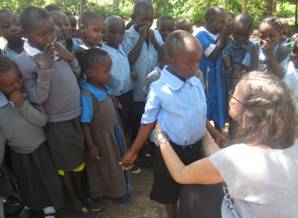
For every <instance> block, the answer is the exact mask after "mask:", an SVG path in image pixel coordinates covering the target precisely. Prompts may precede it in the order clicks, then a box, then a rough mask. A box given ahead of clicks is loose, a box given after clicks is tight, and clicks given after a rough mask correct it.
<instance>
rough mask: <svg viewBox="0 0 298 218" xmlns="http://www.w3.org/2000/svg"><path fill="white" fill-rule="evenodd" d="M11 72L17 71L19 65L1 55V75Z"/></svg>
mask: <svg viewBox="0 0 298 218" xmlns="http://www.w3.org/2000/svg"><path fill="white" fill-rule="evenodd" d="M11 70H16V71H17V70H18V68H17V65H16V64H15V63H14V62H13V61H12V60H11V59H10V58H8V57H6V56H4V55H0V74H4V73H7V72H9V71H11Z"/></svg>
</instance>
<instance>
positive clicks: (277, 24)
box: [261, 16, 283, 33]
mask: <svg viewBox="0 0 298 218" xmlns="http://www.w3.org/2000/svg"><path fill="white" fill-rule="evenodd" d="M262 23H266V24H269V25H271V26H272V27H273V28H274V29H275V30H276V31H277V32H279V33H281V32H282V31H283V29H282V22H281V20H280V19H279V18H278V17H275V16H272V17H266V18H265V19H263V20H262V21H261V24H262Z"/></svg>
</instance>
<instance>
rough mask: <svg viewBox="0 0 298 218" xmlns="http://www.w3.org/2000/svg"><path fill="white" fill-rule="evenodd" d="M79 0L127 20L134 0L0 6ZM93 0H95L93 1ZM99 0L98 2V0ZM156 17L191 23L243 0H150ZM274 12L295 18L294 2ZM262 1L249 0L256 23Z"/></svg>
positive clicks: (236, 7)
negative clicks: (163, 16)
mask: <svg viewBox="0 0 298 218" xmlns="http://www.w3.org/2000/svg"><path fill="white" fill-rule="evenodd" d="M80 2H82V3H83V7H82V8H83V10H85V11H86V10H88V11H92V12H95V13H98V14H101V15H104V16H108V15H112V14H117V15H120V16H122V17H124V18H126V19H129V18H130V16H131V13H132V8H133V5H134V3H135V2H136V0H118V1H114V2H116V4H112V5H98V4H95V3H92V2H91V1H88V0H81V1H78V0H2V1H1V0H0V8H9V9H11V10H12V11H15V12H17V13H19V12H21V10H22V9H23V8H25V7H27V6H29V5H35V6H39V7H44V6H46V5H49V4H55V5H57V6H59V7H60V8H62V9H63V10H65V11H68V12H71V13H74V14H76V15H78V14H79V11H80ZM93 2H94V1H93ZM98 2H100V1H98ZM151 2H152V3H153V6H154V9H155V13H156V16H157V17H158V16H159V15H162V14H169V15H172V16H173V17H175V18H182V17H183V18H189V19H191V20H193V21H194V22H202V21H203V17H204V13H205V11H206V9H207V8H208V7H211V6H219V7H223V8H225V10H226V11H228V12H231V13H234V14H238V13H241V3H242V0H188V1H185V0H151ZM277 2H278V4H277V15H278V16H281V17H287V18H294V14H295V1H294V0H283V1H277ZM266 7H267V5H266V1H265V0H248V12H249V13H250V14H251V15H252V16H253V17H254V18H255V20H256V21H257V22H258V21H259V20H260V19H262V18H263V17H265V16H266V15H267V14H268V11H267V10H266Z"/></svg>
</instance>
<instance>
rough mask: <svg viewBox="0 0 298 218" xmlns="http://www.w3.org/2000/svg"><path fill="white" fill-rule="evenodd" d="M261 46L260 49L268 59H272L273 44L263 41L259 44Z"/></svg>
mask: <svg viewBox="0 0 298 218" xmlns="http://www.w3.org/2000/svg"><path fill="white" fill-rule="evenodd" d="M261 44H262V48H263V49H264V51H265V53H266V56H267V57H268V59H270V58H272V57H273V48H274V44H273V43H272V42H271V41H269V40H263V41H262V42H261Z"/></svg>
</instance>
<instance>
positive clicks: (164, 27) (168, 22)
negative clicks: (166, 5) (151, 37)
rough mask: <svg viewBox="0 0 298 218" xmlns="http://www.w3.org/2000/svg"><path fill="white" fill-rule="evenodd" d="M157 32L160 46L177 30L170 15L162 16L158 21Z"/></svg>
mask: <svg viewBox="0 0 298 218" xmlns="http://www.w3.org/2000/svg"><path fill="white" fill-rule="evenodd" d="M156 25H157V31H154V34H155V38H156V40H157V41H158V42H159V44H160V45H162V44H164V43H165V41H166V39H167V37H168V36H169V35H170V33H171V32H173V31H174V30H175V21H174V19H173V17H171V16H169V15H162V16H160V17H159V18H158V20H157V24H156Z"/></svg>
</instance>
